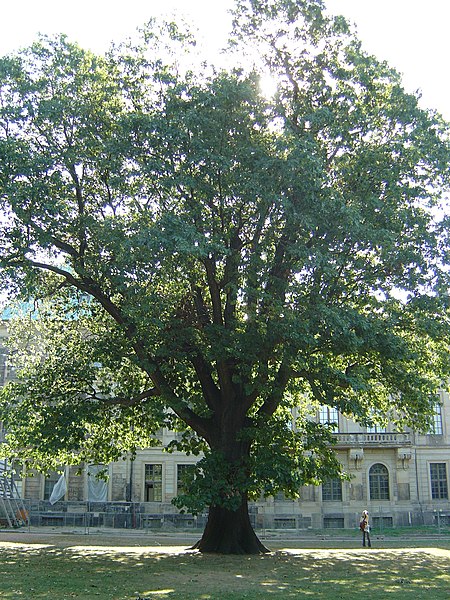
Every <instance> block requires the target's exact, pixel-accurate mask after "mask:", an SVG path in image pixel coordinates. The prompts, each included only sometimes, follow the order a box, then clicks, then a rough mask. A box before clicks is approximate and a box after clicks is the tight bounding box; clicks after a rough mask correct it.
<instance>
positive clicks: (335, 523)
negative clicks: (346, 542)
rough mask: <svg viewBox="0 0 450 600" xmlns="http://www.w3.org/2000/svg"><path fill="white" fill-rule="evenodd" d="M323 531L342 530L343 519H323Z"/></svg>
mask: <svg viewBox="0 0 450 600" xmlns="http://www.w3.org/2000/svg"><path fill="white" fill-rule="evenodd" d="M323 528H324V529H344V517H324V518H323Z"/></svg>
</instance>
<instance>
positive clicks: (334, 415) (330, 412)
mask: <svg viewBox="0 0 450 600" xmlns="http://www.w3.org/2000/svg"><path fill="white" fill-rule="evenodd" d="M319 423H321V424H322V425H328V426H329V427H330V429H331V430H332V431H335V432H336V431H338V430H339V412H338V410H337V408H333V407H331V406H327V405H325V404H322V406H320V408H319Z"/></svg>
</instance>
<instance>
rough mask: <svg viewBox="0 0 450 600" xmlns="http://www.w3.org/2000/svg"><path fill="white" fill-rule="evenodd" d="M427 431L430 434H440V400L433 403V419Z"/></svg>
mask: <svg viewBox="0 0 450 600" xmlns="http://www.w3.org/2000/svg"><path fill="white" fill-rule="evenodd" d="M428 433H430V434H432V435H442V406H441V403H440V402H436V404H435V405H434V414H433V421H432V423H431V427H430V430H429V431H428Z"/></svg>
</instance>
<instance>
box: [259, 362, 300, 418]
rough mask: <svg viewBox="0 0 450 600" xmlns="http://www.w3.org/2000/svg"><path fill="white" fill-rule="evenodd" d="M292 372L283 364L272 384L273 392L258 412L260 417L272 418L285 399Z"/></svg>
mask: <svg viewBox="0 0 450 600" xmlns="http://www.w3.org/2000/svg"><path fill="white" fill-rule="evenodd" d="M291 374H292V371H291V369H290V367H288V366H287V365H286V364H285V363H281V365H280V368H279V369H278V373H277V374H276V376H275V379H274V382H273V384H272V391H271V393H270V394H269V396H268V397H267V398H266V400H265V402H264V404H263V405H262V406H261V408H260V409H259V410H258V414H259V415H265V416H269V417H270V416H272V415H273V413H274V412H275V411H276V409H277V408H278V406H279V404H280V402H281V401H282V399H283V396H284V392H285V391H286V386H287V384H288V382H289V379H290V378H291Z"/></svg>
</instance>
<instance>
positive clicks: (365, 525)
mask: <svg viewBox="0 0 450 600" xmlns="http://www.w3.org/2000/svg"><path fill="white" fill-rule="evenodd" d="M359 528H360V529H361V531H362V534H363V539H362V545H363V546H365V545H366V539H367V545H368V546H369V548H372V544H371V542H370V525H369V513H368V511H367V510H363V512H362V515H361V520H360V522H359Z"/></svg>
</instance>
